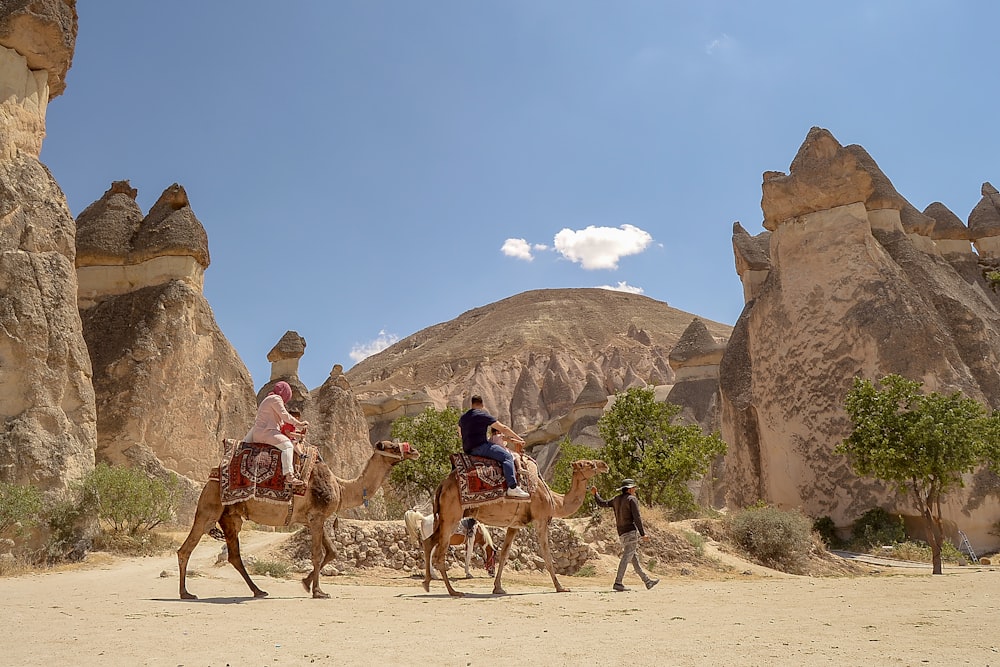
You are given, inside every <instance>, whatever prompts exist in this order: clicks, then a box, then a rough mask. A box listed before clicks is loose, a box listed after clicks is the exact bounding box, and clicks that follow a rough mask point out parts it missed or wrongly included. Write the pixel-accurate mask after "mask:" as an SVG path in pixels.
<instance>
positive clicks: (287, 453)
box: [244, 428, 295, 475]
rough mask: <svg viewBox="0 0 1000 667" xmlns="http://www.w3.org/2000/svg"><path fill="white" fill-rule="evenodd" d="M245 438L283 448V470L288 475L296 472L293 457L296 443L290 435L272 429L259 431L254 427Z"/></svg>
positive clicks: (247, 440) (249, 440)
mask: <svg viewBox="0 0 1000 667" xmlns="http://www.w3.org/2000/svg"><path fill="white" fill-rule="evenodd" d="M244 440H245V441H246V442H263V443H264V444H267V445H274V446H275V447H277V448H278V449H280V450H281V472H283V473H284V474H286V475H291V474H292V473H293V472H295V466H294V464H293V459H292V456H293V454H294V452H295V445H293V444H292V441H291V440H289V439H288V436H286V435H283V434H281V433H275V432H272V431H258V430H257V429H253V428H252V429H250V432H249V433H247V437H246V438H244Z"/></svg>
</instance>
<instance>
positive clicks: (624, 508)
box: [595, 491, 646, 537]
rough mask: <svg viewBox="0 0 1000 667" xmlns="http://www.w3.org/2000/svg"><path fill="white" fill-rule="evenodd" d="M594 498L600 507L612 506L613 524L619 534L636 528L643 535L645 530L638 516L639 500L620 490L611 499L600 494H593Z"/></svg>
mask: <svg viewBox="0 0 1000 667" xmlns="http://www.w3.org/2000/svg"><path fill="white" fill-rule="evenodd" d="M595 499H596V500H597V504H598V505H600V506H601V507H611V508H614V510H615V525H616V526H617V528H618V534H619V535H624V534H625V533H630V532H632V531H633V530H638V531H639V535H640V537H645V535H646V531H645V529H643V527H642V518H641V517H640V516H639V500H638V499H637V498H636V497H635V496H633V495H632V494H631V493H629V492H628V491H622V492H621V493H620V494H618V495H617V496H615V497H614V498H612V499H611V500H604V499H603V498H601V496H600V494H595Z"/></svg>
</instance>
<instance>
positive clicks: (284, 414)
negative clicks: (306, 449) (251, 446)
mask: <svg viewBox="0 0 1000 667" xmlns="http://www.w3.org/2000/svg"><path fill="white" fill-rule="evenodd" d="M284 423H289V424H292V425H293V426H295V427H300V426H303V425H304V424H303V422H301V421H299V420H298V419H296V418H295V417H293V416H292V415H290V414H288V410H286V409H285V402H284V401H283V400H281V396H278V395H277V394H268V395H267V396H265V397H264V400H263V401H261V402H260V405H259V406H258V407H257V417H256V419H254V422H253V426H252V427H250V430H249V431H248V432H247V436H246V438H244V441H245V442H265V443H268V444H271V445H273V444H277V443H276V442H274V440H282V441H287V440H288V438H287V437H286V436H284V435H283V434H282V433H281V425H282V424H284Z"/></svg>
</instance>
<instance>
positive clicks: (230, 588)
mask: <svg viewBox="0 0 1000 667" xmlns="http://www.w3.org/2000/svg"><path fill="white" fill-rule="evenodd" d="M285 537H286V536H285V535H281V534H274V533H247V534H246V535H245V540H244V551H245V553H254V552H255V551H259V552H262V551H263V550H266V549H267V548H268V547H269V546H271V544H272V543H273V542H274V541H276V540H280V539H284V538H285ZM218 552H219V544H218V543H217V542H214V541H212V540H210V539H208V538H206V539H205V540H204V541H203V542H202V544H201V545H200V546H199V547H198V549H196V550H195V553H194V556H193V558H192V567H193V568H194V570H196V571H197V572H200V573H201V576H196V577H193V578H192V579H190V580H189V582H188V583H189V586H188V587H189V589H190V590H191V591H192V592H193V593H195V594H196V595H199V596H201V597H202V599H201V600H198V601H194V602H184V601H181V600H178V599H177V573H176V571H177V566H176V559H175V558H174V557H173V556H172V555H171V556H168V557H157V558H135V559H123V560H115V561H113V562H108V563H105V564H102V565H97V566H88V567H87V568H78V569H74V570H67V571H61V572H50V573H44V574H34V575H27V576H23V577H16V578H6V579H0V596H2V598H3V600H4V604H3V610H4V613H5V615H6V616H7V618H8V621H7V626H8V629H7V631H6V633H5V636H4V637H3V639H0V646H2V656H3V657H2V663H3V664H9V665H47V666H52V665H91V664H94V665H96V664H102V665H169V666H171V667H173V666H177V665H185V666H207V665H212V666H220V667H221V666H224V665H234V666H235V665H310V664H337V665H380V666H384V665H411V664H414V665H415V664H430V665H464V666H467V665H489V664H497V663H506V662H510V661H514V662H513V664H517V665H525V666H526V665H536V666H539V667H540V666H542V665H546V666H548V665H554V666H559V665H574V666H580V665H592V664H612V663H615V664H620V663H625V664H630V665H654V664H656V665H705V664H720V665H862V664H879V665H927V664H931V665H963V664H969V665H980V666H982V665H994V666H996V665H1000V631H998V629H997V619H998V618H1000V616H998V612H1000V572H998V571H997V568H995V567H994V568H985V567H984V568H972V567H966V568H948V569H946V573H945V575H943V576H937V577H934V576H931V575H930V574H929V566H928V568H927V570H924V571H922V572H921V571H919V570H902V569H900V570H898V571H897V570H891V571H890V570H888V569H886V570H883V571H882V574H879V575H874V576H860V577H852V578H809V577H794V576H787V575H782V576H771V575H770V572H771V571H761V570H760V569H757V568H756V566H752V567H751V566H748V567H747V568H746V569H745V570H741V571H749V572H750V574H737V575H732V576H728V577H725V578H719V579H714V580H695V579H691V578H685V577H673V578H668V579H664V580H663V581H662V582H661V583H660V585H659V586H657V587H656V588H654V589H653V590H651V591H646V590H643V589H642V588H641V586H639V585H638V584H639V582H638V580H637V579H636V578H635V577H634V576H633V575H631V573H630V575H629V576H628V577H627V578H626V584H629V585H632V586H635V588H636V589H635V590H633V591H630V592H627V593H613V592H611V591H610V590H609V584H610V579H609V577H608V576H607V573H608V572H609V571H610V567H612V566H613V565H614V564H615V563H616V562H617V561H616V559H614V558H610V557H608V559H607V560H604V561H602V563H601V566H600V567H599V572H600V574H599V576H597V577H591V578H580V577H563V578H562V580H563V583H564V585H567V586H569V587H570V588H572V589H573V592H571V593H565V594H557V593H555V592H553V590H552V587H551V584H550V582H549V581H548V577H547V576H545V575H536V574H531V575H521V574H519V573H513V574H511V575H510V576H505V585H506V587H507V589H508V590H509V591H511V593H512V594H511V595H508V596H504V597H494V596H492V595H490V594H489V593H490V591H491V590H492V582H491V581H490V580H488V579H486V578H485V577H480V578H476V579H473V580H469V581H465V580H458V581H457V585H458V588H459V589H460V590H464V591H466V592H468V593H469V595H468V596H467V597H465V598H462V599H450V598H449V597H448V596H447V595H446V594H445V591H444V587H443V586H442V585H441V584H440V582H433V583H432V588H431V592H430V593H429V594H428V593H425V592H424V591H423V589H422V587H421V586H420V583H419V582H418V581H417V580H416V579H413V578H410V577H408V576H403V575H401V574H400V573H398V572H393V571H384V572H379V573H376V574H375V575H368V576H366V577H364V578H347V577H337V578H331V579H325V580H324V582H323V585H324V588H325V589H326V590H327V591H328V592H329V593H331V594H332V598H331V599H329V600H313V599H311V598H308V597H306V596H305V593H304V591H303V589H302V587H301V585H300V584H299V583H298V581H296V580H276V579H270V578H268V577H256V580H257V581H258V583H259V584H260V585H261V586H262V588H264V589H265V590H267V591H268V592H269V593H270V594H271V595H270V597H268V598H266V599H260V600H254V599H252V598H250V597H248V591H247V588H246V586H245V585H244V584H243V582H242V580H241V579H240V578H239V575H237V574H236V572H235V571H234V570H233V569H232V568H231V567H230V566H228V565H225V566H222V567H216V566H214V565H213V564H214V561H215V559H216V556H217V554H218ZM452 571H453V572H455V573H458V572H459V571H460V570H454V569H453V570H452ZM161 573H163V574H165V576H161Z"/></svg>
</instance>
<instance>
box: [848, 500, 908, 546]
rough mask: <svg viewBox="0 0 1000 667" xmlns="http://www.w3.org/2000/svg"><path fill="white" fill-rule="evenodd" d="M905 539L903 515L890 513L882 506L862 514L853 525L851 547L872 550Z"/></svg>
mask: <svg viewBox="0 0 1000 667" xmlns="http://www.w3.org/2000/svg"><path fill="white" fill-rule="evenodd" d="M905 541H906V529H905V528H904V526H903V517H901V516H899V515H898V514H897V515H895V516H894V515H892V514H889V513H888V512H886V511H885V510H884V509H882V508H881V507H873V508H871V509H870V510H868V511H867V512H865V513H864V514H862V515H861V516H860V517H858V519H857V520H856V521H855V522H854V525H853V527H852V536H851V547H852V549H853V550H855V551H871V550H873V549H878V548H879V547H882V546H891V545H893V544H898V543H900V542H905Z"/></svg>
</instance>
